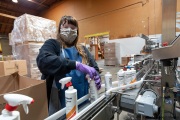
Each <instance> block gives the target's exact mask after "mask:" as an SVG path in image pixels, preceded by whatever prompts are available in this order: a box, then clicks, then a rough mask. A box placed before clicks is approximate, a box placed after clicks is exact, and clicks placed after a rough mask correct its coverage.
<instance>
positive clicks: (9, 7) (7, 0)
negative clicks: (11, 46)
mask: <svg viewBox="0 0 180 120" xmlns="http://www.w3.org/2000/svg"><path fill="white" fill-rule="evenodd" d="M60 1H62V0H18V3H14V2H12V0H0V38H2V37H8V34H9V33H10V32H11V31H12V29H13V24H14V19H15V17H19V16H21V15H23V14H25V13H27V14H31V15H36V16H38V15H39V13H41V12H42V11H44V10H47V9H49V8H50V6H52V5H53V4H54V3H57V2H60Z"/></svg>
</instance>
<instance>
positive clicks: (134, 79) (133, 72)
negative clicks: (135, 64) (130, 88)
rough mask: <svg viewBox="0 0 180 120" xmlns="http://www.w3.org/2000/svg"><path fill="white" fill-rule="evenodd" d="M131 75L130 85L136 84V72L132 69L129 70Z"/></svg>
mask: <svg viewBox="0 0 180 120" xmlns="http://www.w3.org/2000/svg"><path fill="white" fill-rule="evenodd" d="M131 75H132V80H131V83H134V82H136V70H135V69H134V68H131Z"/></svg>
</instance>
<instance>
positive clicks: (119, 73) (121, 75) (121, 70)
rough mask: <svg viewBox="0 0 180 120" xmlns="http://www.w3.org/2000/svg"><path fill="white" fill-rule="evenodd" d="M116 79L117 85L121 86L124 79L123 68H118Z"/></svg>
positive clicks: (123, 83)
mask: <svg viewBox="0 0 180 120" xmlns="http://www.w3.org/2000/svg"><path fill="white" fill-rule="evenodd" d="M117 80H118V86H119V87H120V86H122V85H125V80H124V70H123V69H120V70H119V71H118V72H117Z"/></svg>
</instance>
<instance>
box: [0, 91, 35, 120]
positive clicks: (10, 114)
mask: <svg viewBox="0 0 180 120" xmlns="http://www.w3.org/2000/svg"><path fill="white" fill-rule="evenodd" d="M4 99H5V100H6V101H7V104H6V106H5V109H3V110H2V115H0V120H20V113H19V112H18V111H14V110H15V109H16V108H17V107H18V105H20V104H22V105H23V108H24V111H25V113H26V114H28V113H29V109H28V106H27V104H32V103H34V100H33V98H31V97H28V96H25V95H21V94H5V95H4Z"/></svg>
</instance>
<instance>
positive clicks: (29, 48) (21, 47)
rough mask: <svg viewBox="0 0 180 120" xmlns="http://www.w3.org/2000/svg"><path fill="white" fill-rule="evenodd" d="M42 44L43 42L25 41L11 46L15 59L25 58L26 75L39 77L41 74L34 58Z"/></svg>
mask: <svg viewBox="0 0 180 120" xmlns="http://www.w3.org/2000/svg"><path fill="white" fill-rule="evenodd" d="M42 45H43V43H26V44H18V45H13V46H12V51H13V55H14V57H15V58H16V59H17V60H26V62H27V72H28V74H27V76H28V77H31V78H34V79H40V78H41V75H42V74H41V72H40V71H39V69H38V67H37V63H36V58H37V55H38V54H39V49H40V48H41V46H42Z"/></svg>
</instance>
